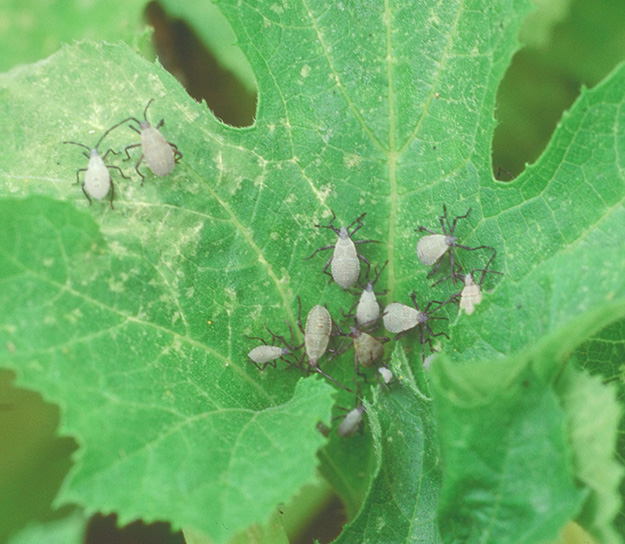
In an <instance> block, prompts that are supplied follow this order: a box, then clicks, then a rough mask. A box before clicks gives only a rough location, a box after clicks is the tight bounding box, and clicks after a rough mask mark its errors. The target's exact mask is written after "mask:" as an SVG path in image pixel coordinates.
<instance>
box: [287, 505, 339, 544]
mask: <svg viewBox="0 0 625 544" xmlns="http://www.w3.org/2000/svg"><path fill="white" fill-rule="evenodd" d="M346 522H347V517H346V515H345V507H344V506H343V503H342V502H341V499H339V498H338V497H337V496H336V495H334V496H333V497H332V499H331V500H330V501H329V502H328V503H327V504H326V505H325V508H324V509H323V510H322V511H321V512H319V515H318V516H317V518H316V519H315V520H314V521H313V523H311V524H310V525H309V526H308V527H307V528H306V529H305V530H304V531H303V532H302V533H301V534H300V535H299V536H298V538H297V540H295V541H294V544H314V543H315V542H317V541H318V542H319V544H328V543H329V542H332V541H333V540H335V539H336V538H337V537H338V536H339V535H340V534H341V531H342V530H343V526H344V525H345V523H346Z"/></svg>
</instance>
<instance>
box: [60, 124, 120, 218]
mask: <svg viewBox="0 0 625 544" xmlns="http://www.w3.org/2000/svg"><path fill="white" fill-rule="evenodd" d="M125 121H126V120H125V119H124V121H120V122H119V123H117V124H115V125H113V126H112V127H111V128H109V129H108V130H107V131H106V132H105V133H104V134H102V137H101V138H100V139H99V140H98V142H97V143H96V144H95V146H93V147H92V148H91V147H89V146H87V145H85V144H81V143H78V142H70V141H65V142H63V143H64V144H72V145H78V146H80V147H84V148H85V149H86V150H87V151H89V153H86V152H84V151H83V155H84V156H85V157H87V158H88V159H89V162H88V163H87V168H79V169H78V170H77V171H76V185H81V184H80V173H81V172H85V179H84V181H83V182H82V185H81V189H82V192H83V193H84V194H85V196H86V197H87V200H88V201H89V205H90V206H91V197H93V198H95V199H96V200H102V199H103V198H104V197H105V196H106V195H107V193H108V192H109V191H110V192H111V198H110V203H111V209H114V208H113V199H114V198H115V185H114V184H113V180H112V179H111V174H110V172H109V169H110V168H115V169H116V170H118V171H119V173H120V174H121V176H122V177H123V178H124V179H129V178H128V177H127V176H125V175H124V173H123V172H122V171H121V168H119V166H112V165H108V164H105V163H104V159H106V156H107V155H108V154H109V153H113V155H116V153H115V151H113V150H112V149H109V150H107V152H106V153H104V155H102V156H101V155H100V152H99V150H98V147H99V145H100V144H101V143H102V140H104V138H105V137H106V136H107V135H108V134H109V133H110V132H111V131H112V130H113V129H115V128H117V127H118V126H119V125H121V124H122V123H124V122H125Z"/></svg>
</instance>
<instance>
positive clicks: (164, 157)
mask: <svg viewBox="0 0 625 544" xmlns="http://www.w3.org/2000/svg"><path fill="white" fill-rule="evenodd" d="M152 100H154V99H153V98H152V99H150V101H149V102H148V105H147V106H146V107H145V110H144V111H143V121H139V120H138V119H137V118H136V117H127V118H126V119H124V120H122V121H120V122H119V123H116V124H115V125H113V126H112V127H111V128H109V129H108V130H107V131H106V132H105V133H104V134H103V135H102V137H101V138H100V139H99V140H98V142H97V143H96V144H95V146H94V147H93V148H91V147H89V146H87V145H85V144H80V143H78V142H63V143H64V144H74V145H79V146H80V147H84V148H85V149H86V150H87V151H89V153H85V152H84V151H83V155H85V157H87V158H88V159H89V163H88V164H87V168H80V169H79V170H78V171H77V172H76V184H77V185H80V173H81V172H85V179H84V181H83V182H82V185H81V187H82V192H83V193H85V196H86V197H87V200H88V201H89V204H91V197H93V198H95V199H96V200H102V199H103V198H104V197H105V196H106V195H107V194H108V193H109V192H110V195H111V196H110V202H111V208H113V198H115V185H113V180H112V179H111V174H110V173H109V169H110V168H114V169H115V170H117V171H119V173H120V174H121V176H122V177H123V178H124V179H130V178H128V176H125V175H124V173H123V172H122V170H121V168H120V167H119V166H114V165H110V164H106V163H105V162H104V159H106V157H107V155H108V154H109V153H113V155H117V153H115V151H113V150H112V149H109V150H108V151H107V152H106V153H104V155H100V151H99V149H98V147H99V146H100V144H101V143H102V140H104V138H105V137H106V136H108V135H109V134H110V133H111V132H112V131H113V130H114V129H116V128H117V127H119V126H120V125H123V124H125V123H129V124H128V126H129V127H130V128H131V129H132V130H134V131H135V132H136V133H138V134H139V135H140V136H141V142H140V143H137V144H131V145H127V146H126V147H125V148H124V151H125V152H126V157H127V158H126V159H125V160H130V154H129V153H128V150H130V149H132V148H134V147H139V146H141V151H142V153H141V156H140V157H139V160H138V161H137V163H136V164H135V170H136V171H137V174H139V176H140V177H141V185H143V181H144V179H145V176H144V175H143V174H142V173H141V172H140V171H139V165H140V164H141V161H143V159H145V162H146V163H147V165H148V166H149V167H150V170H152V172H154V174H155V175H157V176H161V177H163V176H168V175H169V174H171V173H172V172H173V170H174V165H175V164H176V163H177V162H178V161H179V160H180V159H181V157H182V153H180V151H178V148H177V147H176V146H175V145H174V144H172V143H169V142H168V141H167V140H166V139H165V138H164V137H163V135H162V134H161V133H160V131H159V130H158V129H159V128H161V127H162V126H163V124H164V123H165V121H164V120H163V119H161V120H160V122H159V123H158V125H156V126H152V125H150V123H149V122H148V118H147V113H148V108H149V106H150V104H151V103H152ZM130 122H134V123H136V124H137V126H134V125H132V124H130Z"/></svg>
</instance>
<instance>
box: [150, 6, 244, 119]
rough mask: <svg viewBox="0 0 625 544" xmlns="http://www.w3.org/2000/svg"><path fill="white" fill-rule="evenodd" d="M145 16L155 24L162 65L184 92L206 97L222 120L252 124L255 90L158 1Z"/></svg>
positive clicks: (225, 23)
mask: <svg viewBox="0 0 625 544" xmlns="http://www.w3.org/2000/svg"><path fill="white" fill-rule="evenodd" d="M207 9H208V8H207ZM210 9H214V10H216V9H217V8H215V7H212V8H210ZM145 16H146V19H147V20H148V22H149V24H150V25H152V26H153V27H154V44H155V48H156V52H157V55H158V57H159V60H160V62H161V64H162V65H163V67H164V68H165V69H166V70H168V71H169V72H170V73H171V74H173V75H174V76H175V77H176V78H177V79H178V80H179V81H180V82H181V83H182V85H183V86H184V87H185V88H186V90H187V92H188V93H189V94H190V95H191V96H192V97H193V98H195V99H196V100H198V101H199V100H201V99H204V100H206V103H207V104H208V106H209V108H210V109H211V110H212V111H213V113H214V114H215V116H216V117H218V118H219V119H221V120H222V121H223V122H225V123H227V124H229V125H232V126H237V127H243V126H250V125H252V124H253V122H254V116H255V114H256V89H254V90H250V89H249V88H248V87H249V86H250V85H248V86H246V85H244V84H243V83H242V82H241V81H240V80H239V79H238V78H237V76H236V75H235V74H234V73H233V72H231V71H230V70H228V69H227V68H224V66H223V65H222V64H220V62H219V60H218V59H217V57H216V55H215V54H213V52H212V51H211V50H210V49H209V48H208V47H207V45H206V44H205V43H204V42H203V41H202V40H201V38H200V37H199V36H198V34H196V32H195V31H194V30H193V29H192V28H191V27H190V26H189V25H188V24H187V23H186V22H185V21H184V20H183V19H181V18H177V17H174V16H170V15H169V14H168V13H166V12H165V10H164V9H163V7H162V6H161V5H160V4H159V3H158V2H150V3H149V4H148V5H147V6H146V9H145ZM211 16H212V17H221V18H222V19H223V24H222V25H221V26H222V27H223V26H224V25H226V26H228V28H229V25H228V23H227V21H226V20H225V19H224V18H223V16H221V14H214V13H211ZM220 24H221V23H220ZM232 47H234V46H232ZM224 55H225V53H224ZM239 66H241V64H240V63H239ZM240 70H242V71H245V73H247V74H251V69H250V68H248V67H246V66H241V67H240ZM250 78H251V75H249V76H248V79H250Z"/></svg>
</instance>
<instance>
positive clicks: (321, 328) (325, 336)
mask: <svg viewBox="0 0 625 544" xmlns="http://www.w3.org/2000/svg"><path fill="white" fill-rule="evenodd" d="M297 300H298V303H299V311H298V316H297V322H298V325H299V328H300V330H301V331H302V332H303V333H304V346H305V353H304V355H303V356H302V363H301V364H302V366H303V361H304V360H305V359H306V360H307V364H308V370H309V371H310V372H317V373H319V374H321V375H322V376H324V377H325V378H327V379H328V380H330V381H331V382H333V383H335V384H336V385H338V386H339V387H342V388H343V389H345V390H347V391H349V392H350V393H352V392H353V391H352V390H351V389H348V388H347V387H345V386H344V385H342V384H340V383H339V382H337V381H336V380H335V379H334V378H332V377H331V376H328V375H327V374H326V373H325V372H323V370H321V369H320V368H319V359H321V357H322V356H323V355H324V354H325V352H326V351H327V349H328V344H329V342H330V336H331V335H332V327H333V322H332V317H331V316H330V312H328V310H327V309H326V308H325V307H324V306H320V305H319V304H317V305H316V306H313V307H312V308H311V309H310V312H308V317H307V318H306V327H305V328H302V319H301V310H302V304H301V301H300V299H299V297H298V299H297Z"/></svg>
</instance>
